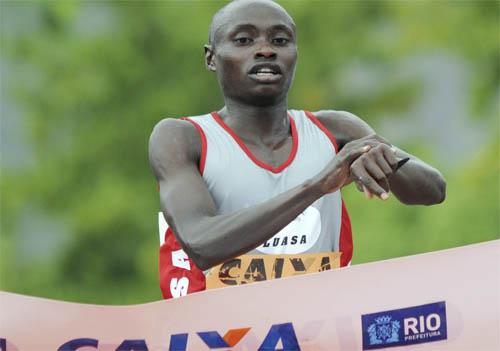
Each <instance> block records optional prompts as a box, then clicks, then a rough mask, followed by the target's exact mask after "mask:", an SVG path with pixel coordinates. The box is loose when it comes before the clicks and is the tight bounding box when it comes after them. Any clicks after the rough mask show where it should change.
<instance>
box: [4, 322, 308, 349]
mask: <svg viewBox="0 0 500 351" xmlns="http://www.w3.org/2000/svg"><path fill="white" fill-rule="evenodd" d="M250 329H251V328H239V329H230V330H228V331H227V332H226V333H225V334H224V336H221V335H220V334H219V333H218V332H217V331H203V332H197V333H196V335H197V337H199V338H200V339H201V340H202V341H203V342H204V343H205V345H206V346H207V347H208V349H209V350H213V349H221V348H224V349H227V348H231V347H234V346H236V345H237V344H238V343H239V342H240V340H241V339H243V337H244V336H245V335H246V334H247V333H248V332H249V331H250ZM189 337H190V335H189V334H188V333H178V334H173V335H170V344H169V348H168V350H169V351H187V350H188V340H189ZM280 341H281V345H282V347H283V349H284V350H287V351H300V346H299V342H298V340H297V336H296V334H295V330H294V328H293V324H292V323H283V324H274V325H273V326H271V328H270V329H269V332H268V333H267V335H266V337H265V338H264V340H263V341H262V343H261V345H260V347H259V348H258V350H259V351H270V350H276V347H277V346H278V345H279V344H280ZM13 346H14V345H13ZM106 346H107V347H109V346H110V345H109V344H106ZM89 347H90V348H95V349H96V350H97V349H98V348H99V340H98V339H93V338H76V339H72V340H69V341H66V342H64V343H63V344H62V345H61V346H60V347H59V348H58V349H57V350H58V351H78V350H79V349H82V350H83V349H85V350H88V348H89ZM14 348H15V346H14ZM107 349H108V348H107ZM149 350H150V349H149V348H148V345H147V343H146V340H145V339H134V340H130V339H127V340H123V341H122V342H121V343H120V344H119V345H118V344H117V346H116V349H115V351H149ZM151 350H157V348H154V347H153V348H152V349H151ZM0 351H10V350H7V340H6V339H4V338H0Z"/></svg>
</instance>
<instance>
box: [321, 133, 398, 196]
mask: <svg viewBox="0 0 500 351" xmlns="http://www.w3.org/2000/svg"><path fill="white" fill-rule="evenodd" d="M382 143H386V144H387V145H389V143H387V142H386V141H385V140H383V139H382V138H381V137H379V136H377V135H370V136H366V137H364V138H361V139H357V140H353V141H351V142H349V143H347V144H346V145H345V146H344V147H343V148H342V150H340V152H339V153H338V154H337V155H336V156H335V157H334V158H333V160H332V162H330V163H329V164H328V165H327V166H326V167H325V168H324V169H323V170H322V171H321V172H320V173H319V174H318V175H317V176H316V180H317V181H318V182H319V185H320V187H321V191H322V192H323V193H325V194H328V193H332V192H335V191H337V190H338V189H340V188H342V187H343V186H345V185H347V184H349V183H351V182H352V181H353V180H354V179H353V178H352V176H351V172H352V171H351V168H352V164H353V163H354V162H355V161H356V160H357V159H358V158H360V157H362V156H364V155H366V154H367V153H368V152H369V151H370V150H371V149H372V148H376V147H379V145H380V144H382Z"/></svg>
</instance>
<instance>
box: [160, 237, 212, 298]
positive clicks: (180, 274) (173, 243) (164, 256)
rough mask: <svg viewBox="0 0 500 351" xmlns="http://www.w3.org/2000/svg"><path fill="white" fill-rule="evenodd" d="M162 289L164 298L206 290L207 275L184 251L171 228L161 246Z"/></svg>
mask: <svg viewBox="0 0 500 351" xmlns="http://www.w3.org/2000/svg"><path fill="white" fill-rule="evenodd" d="M159 270H160V289H161V292H162V295H163V298H164V299H170V298H173V297H180V296H184V295H187V294H192V293H194V292H197V291H202V290H205V288H206V287H205V275H204V274H203V271H201V270H200V269H199V268H198V267H196V265H195V264H194V262H193V261H192V260H191V259H190V258H189V257H188V256H187V255H186V253H184V251H183V250H182V248H181V245H180V244H179V243H178V242H177V240H176V239H175V236H174V233H173V232H172V230H171V229H170V228H168V229H167V231H166V232H165V242H164V243H163V244H162V245H161V246H160V258H159Z"/></svg>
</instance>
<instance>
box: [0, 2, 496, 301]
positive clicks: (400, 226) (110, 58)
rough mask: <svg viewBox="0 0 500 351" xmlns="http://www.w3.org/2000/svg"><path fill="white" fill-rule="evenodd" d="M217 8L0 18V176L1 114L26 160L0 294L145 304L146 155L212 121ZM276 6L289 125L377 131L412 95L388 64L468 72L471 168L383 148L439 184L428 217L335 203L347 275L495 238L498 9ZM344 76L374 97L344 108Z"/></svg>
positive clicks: (4, 188) (419, 210)
mask: <svg viewBox="0 0 500 351" xmlns="http://www.w3.org/2000/svg"><path fill="white" fill-rule="evenodd" d="M223 3H224V2H220V1H204V2H201V1H185V2H182V1H176V2H173V1H154V2H153V1H151V2H147V1H146V2H139V1H137V2H135V1H129V2H121V1H120V2H118V1H116V2H73V1H49V2H10V1H2V2H1V16H2V17H1V20H2V27H1V35H2V38H1V39H2V41H1V49H2V50H1V56H0V60H1V62H2V63H3V64H6V66H5V65H4V68H3V72H2V75H3V76H4V77H5V79H2V154H3V157H2V159H4V160H5V159H6V155H5V154H4V153H5V152H7V150H6V148H5V147H4V140H5V138H6V137H7V136H8V134H9V133H10V129H8V125H7V124H6V123H5V118H6V117H8V116H7V115H8V114H10V113H11V111H12V109H7V108H6V107H5V104H6V102H8V103H7V104H8V105H9V106H12V105H13V106H15V110H16V111H17V114H16V116H17V117H16V118H18V122H17V123H18V125H19V126H20V128H21V132H20V134H19V139H20V141H18V142H22V143H24V144H26V147H27V148H28V149H29V150H30V155H31V156H30V157H29V159H30V160H29V162H24V163H23V162H20V165H19V164H17V165H16V166H12V165H9V164H7V163H6V162H2V168H1V171H2V173H1V184H0V190H1V228H0V229H1V234H0V235H1V237H0V240H1V242H0V243H1V248H0V273H1V276H0V289H1V290H6V291H12V292H17V293H22V294H30V295H36V296H44V297H50V298H55V299H63V300H71V301H81V302H93V303H103V304H104V303H106V304H128V303H140V302H145V301H152V300H158V299H160V298H161V296H160V291H159V287H158V273H157V271H158V269H157V266H158V261H157V253H158V234H157V233H158V230H157V221H156V213H157V210H158V196H157V192H156V184H155V181H154V178H153V176H152V174H151V172H150V170H149V166H148V159H147V144H148V138H149V134H150V132H151V130H152V128H153V126H154V125H155V124H156V123H157V122H158V121H159V120H160V119H162V118H164V117H180V116H185V115H197V114H203V113H206V112H208V111H212V110H216V109H219V108H220V107H221V105H222V99H221V95H220V93H219V91H218V89H217V83H216V80H215V77H214V76H213V75H212V74H209V73H208V72H207V71H205V69H204V66H203V51H202V45H203V44H204V43H205V41H206V38H207V30H208V25H209V22H210V18H211V16H212V14H213V13H214V12H215V11H216V10H217V9H218V8H219V7H220V6H221V5H222V4H223ZM282 4H283V5H284V6H285V7H286V8H287V9H288V10H289V12H290V13H291V15H292V16H293V17H294V18H295V20H296V22H297V26H298V34H299V64H298V69H297V75H296V80H295V83H294V86H293V88H292V91H291V93H290V99H289V100H290V101H289V102H290V106H291V107H293V108H306V109H310V110H313V111H314V110H318V109H321V108H333V109H339V110H348V111H351V112H354V113H356V114H357V115H359V116H361V117H363V118H364V119H365V120H367V121H368V122H369V123H370V124H372V125H373V126H374V127H375V128H377V127H378V126H379V124H380V123H381V121H382V120H383V118H384V116H388V115H390V116H392V118H394V119H401V118H404V117H402V116H403V115H404V112H405V111H406V110H408V109H409V107H410V106H412V105H413V104H414V103H415V102H416V101H417V100H418V99H419V97H420V96H421V95H422V93H423V91H422V89H423V88H422V86H420V85H419V83H418V82H417V81H416V80H415V79H412V78H411V76H410V78H405V79H402V80H401V79H393V78H394V77H392V76H391V72H392V71H393V69H394V67H396V66H397V65H398V64H399V63H400V62H401V61H403V60H405V59H409V58H412V57H413V58H416V59H417V60H418V57H420V55H421V54H422V53H433V52H445V53H447V54H448V55H452V56H453V57H458V58H460V60H462V61H463V62H465V63H466V67H467V69H468V70H469V71H470V72H471V81H470V82H471V83H470V87H471V88H470V89H469V90H468V91H467V95H466V96H467V101H465V102H464V103H465V106H467V111H466V114H467V116H469V117H468V121H469V122H470V123H476V124H479V125H483V126H486V130H485V133H484V135H483V136H482V142H481V143H480V144H478V145H475V147H474V148H473V149H472V150H470V152H471V154H470V155H469V156H468V157H466V158H465V157H464V159H460V160H459V161H458V162H455V163H453V164H451V163H446V162H442V160H443V159H442V158H439V157H438V156H437V154H436V150H435V149H433V148H432V147H429V145H428V144H427V142H426V140H425V138H424V139H422V138H420V137H419V136H415V137H414V138H409V139H407V140H406V141H405V142H403V143H402V145H399V146H401V147H403V148H405V149H406V150H408V151H409V152H411V153H414V154H416V155H418V156H419V157H421V158H423V159H425V160H426V161H428V162H429V163H431V164H433V165H435V166H437V168H439V169H440V170H442V171H443V173H444V174H445V177H446V178H447V180H448V197H447V200H446V202H445V203H444V204H443V205H439V206H433V207H421V206H416V207H406V206H403V205H400V204H399V203H398V202H397V201H396V200H394V199H391V200H390V201H388V202H386V203H381V202H379V201H376V200H371V201H368V200H366V199H364V197H363V196H362V195H361V194H360V193H358V192H357V191H356V190H354V189H352V188H350V189H346V190H345V191H344V194H345V197H346V203H347V205H348V207H349V209H350V213H351V219H352V221H353V227H354V233H355V255H354V263H363V262H369V261H374V260H380V259H387V258H391V257H397V256H403V255H411V254H416V253H421V252H427V251H433V250H438V249H445V248H449V247H455V246H460V245H465V244H470V243H474V242H480V241H485V240H492V239H496V238H498V236H499V234H500V230H499V160H500V155H499V142H498V140H499V134H498V123H499V121H498V117H499V116H498V96H499V91H500V88H499V87H500V85H499V48H498V44H499V42H498V40H499V39H498V38H499V36H498V26H499V18H498V14H499V5H498V4H499V3H498V2H496V1H475V2H472V1H471V2H469V1H464V2H451V1H450V2H448V1H440V2H427V1H421V2H420V1H419V2H404V1H367V2H361V1H359V2H358V1H356V2H344V1H341V2H336V1H335V2H326V1H294V2H285V1H284V2H282ZM353 62H362V63H364V64H366V65H368V66H370V65H372V66H376V67H379V68H380V69H381V70H382V72H385V74H386V75H387V77H386V78H387V79H378V81H377V82H376V84H377V89H376V90H375V91H376V93H369V94H368V93H363V91H361V92H360V93H358V94H353V93H352V90H353V89H352V88H351V90H349V89H350V88H349V85H350V82H349V80H347V81H346V80H345V79H344V80H342V79H337V77H341V76H342V74H343V72H345V70H346V69H347V68H348V67H350V65H351V64H352V63H353ZM5 67H7V68H5ZM391 77H392V78H391ZM346 91H347V92H349V91H351V93H346ZM443 103H449V102H445V101H443ZM438 118H440V116H436V119H438ZM436 128H438V127H436ZM439 128H440V130H438V131H437V132H438V133H441V134H440V135H442V136H443V137H445V136H446V134H447V127H446V126H444V127H443V126H442V125H441V126H440V127H439ZM464 138H467V135H464ZM461 142H462V141H461V140H456V143H457V144H458V143H461ZM21 161H22V160H21ZM50 242H51V243H52V244H50V245H48V244H47V243H50ZM47 245H48V246H47Z"/></svg>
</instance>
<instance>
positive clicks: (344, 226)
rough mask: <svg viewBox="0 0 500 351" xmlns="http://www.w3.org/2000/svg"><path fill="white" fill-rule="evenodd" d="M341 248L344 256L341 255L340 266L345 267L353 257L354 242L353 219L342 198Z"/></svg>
mask: <svg viewBox="0 0 500 351" xmlns="http://www.w3.org/2000/svg"><path fill="white" fill-rule="evenodd" d="M339 250H340V252H342V256H340V266H341V267H345V266H347V265H348V264H349V262H351V259H352V252H353V242H352V227H351V219H350V218H349V213H347V208H346V207H345V203H344V200H342V223H341V227H340V239H339Z"/></svg>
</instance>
